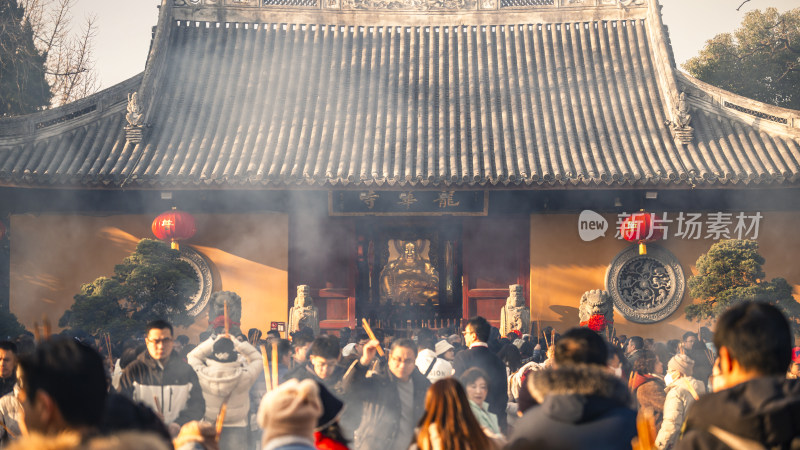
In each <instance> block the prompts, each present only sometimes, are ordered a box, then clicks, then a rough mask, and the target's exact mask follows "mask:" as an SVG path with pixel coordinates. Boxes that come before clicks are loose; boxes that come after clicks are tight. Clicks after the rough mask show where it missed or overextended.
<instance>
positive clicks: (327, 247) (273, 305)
mask: <svg viewBox="0 0 800 450" xmlns="http://www.w3.org/2000/svg"><path fill="white" fill-rule="evenodd" d="M673 32H679V30H673ZM798 176H800V111H793V110H787V109H782V108H778V107H774V106H770V105H766V104H763V103H760V102H757V101H753V100H751V99H747V98H743V97H741V96H738V95H735V94H732V93H730V92H727V91H723V90H720V89H718V88H715V87H713V86H710V85H708V84H705V83H703V82H700V81H698V80H696V79H693V78H692V77H690V76H687V75H686V74H684V73H682V72H680V71H679V70H677V68H676V64H675V61H674V59H673V56H672V51H671V48H670V43H669V34H668V31H667V29H666V28H665V26H664V25H663V23H662V20H661V14H660V6H659V4H658V3H657V1H656V0H163V3H162V5H161V7H160V13H159V20H158V24H157V26H156V28H155V31H154V35H153V40H152V43H151V49H150V53H149V56H148V59H147V63H146V66H145V67H144V71H143V72H142V73H141V74H139V75H137V76H135V77H133V78H131V79H129V80H127V81H124V82H122V83H119V84H118V85H116V86H113V87H110V88H108V89H105V90H103V91H101V92H98V93H97V94H94V95H92V96H90V97H87V98H84V99H82V100H79V101H76V102H73V103H70V104H68V105H65V106H63V107H60V108H55V109H52V110H48V111H43V112H40V113H35V114H31V115H27V116H21V117H14V118H8V119H3V120H0V194H1V195H0V220H2V222H3V223H4V224H5V227H6V229H7V233H6V235H7V237H6V238H5V240H4V242H3V246H2V251H0V300H2V302H0V303H1V304H0V307H4V308H10V310H11V311H12V312H14V313H15V314H17V315H18V317H19V318H20V320H21V321H22V322H23V324H25V325H26V326H31V325H32V324H33V322H34V321H37V320H41V317H42V315H43V314H48V315H49V316H50V317H51V319H53V320H57V318H58V317H60V316H61V314H62V313H63V311H65V310H66V309H67V308H69V306H70V305H71V304H72V301H73V296H74V295H75V294H76V293H78V292H79V289H80V286H81V284H83V283H88V282H90V281H92V280H94V279H95V278H97V277H98V276H101V275H109V274H111V273H112V272H113V268H114V265H115V264H118V263H119V262H120V261H121V260H122V259H123V258H124V257H125V256H127V255H128V254H129V253H130V252H131V251H132V250H133V248H134V246H135V244H136V242H138V240H139V239H141V238H145V237H152V233H151V231H150V225H151V222H152V221H153V218H154V217H155V216H156V215H158V214H159V213H161V212H163V211H166V210H169V209H170V208H171V207H173V206H174V207H177V208H179V209H181V210H183V211H187V212H189V213H191V214H193V215H194V216H195V218H196V220H197V232H196V234H195V236H194V237H193V238H191V239H190V240H188V241H187V242H186V243H184V244H183V245H182V246H181V248H182V249H186V250H185V257H186V258H187V259H188V260H190V261H192V263H193V264H194V265H195V267H196V268H197V272H198V274H199V276H200V277H201V280H202V281H203V283H202V288H201V291H200V292H198V295H197V299H196V303H195V304H194V305H193V309H192V311H193V313H195V314H198V323H201V322H203V320H204V317H203V315H202V314H201V312H202V310H203V307H204V305H205V302H207V301H208V295H210V293H211V292H212V291H217V290H227V291H235V292H237V293H238V294H239V295H240V296H241V297H242V329H244V330H246V329H248V328H250V327H258V328H261V329H262V330H263V329H267V328H270V327H271V326H272V325H273V322H274V325H275V326H280V324H281V323H286V322H287V321H288V317H289V308H290V307H291V306H292V305H293V304H295V302H294V297H295V292H296V291H297V287H298V286H301V285H307V286H309V288H308V289H307V291H303V292H304V294H303V295H306V294H305V292H307V295H309V296H310V298H312V299H313V305H314V306H313V307H314V308H316V310H315V313H314V314H315V315H316V314H318V318H319V322H320V323H319V326H320V328H321V329H336V328H339V327H342V326H351V327H353V326H355V325H356V324H357V323H358V322H360V320H361V319H362V318H367V319H368V320H370V321H373V323H376V324H378V325H380V326H382V327H386V328H407V327H411V326H418V325H420V324H428V325H431V326H448V325H449V326H453V325H457V324H458V322H459V320H461V319H463V318H467V317H471V316H474V315H482V316H485V317H487V318H489V319H490V320H491V321H493V323H494V324H496V325H498V326H499V322H500V318H501V311H502V310H503V308H504V306H505V305H506V304H507V301H506V299H507V298H508V297H509V296H510V294H509V286H511V285H521V286H522V289H521V291H516V292H521V297H520V296H519V294H518V293H517V294H515V296H514V301H513V302H511V301H509V305H510V306H509V307H513V308H516V309H515V310H525V309H524V308H525V307H526V308H527V309H528V310H529V311H530V316H531V317H530V321H528V322H529V323H531V324H537V325H538V326H540V327H544V326H547V325H552V326H555V327H556V328H557V329H559V330H563V329H566V328H568V327H572V326H576V325H577V324H578V322H579V318H578V309H579V303H580V300H581V297H582V296H583V294H584V292H586V291H590V290H597V289H604V290H607V291H608V292H609V295H610V297H611V299H612V300H613V302H614V306H615V312H614V320H615V326H616V329H617V332H618V333H619V334H623V333H624V334H628V335H631V334H638V335H643V336H652V337H656V338H660V339H666V338H675V337H678V336H679V335H680V334H682V333H683V332H684V331H685V330H697V327H698V324H697V323H695V322H690V321H688V320H686V318H685V316H684V308H685V306H686V305H688V304H690V303H691V299H690V298H689V296H688V292H687V291H688V289H687V288H686V280H687V279H688V278H689V277H690V276H691V275H692V273H693V269H694V264H695V262H696V260H697V258H698V257H699V256H700V255H701V254H703V253H705V252H706V251H707V250H708V248H709V247H710V245H711V244H713V243H714V242H716V241H718V240H720V239H725V238H747V239H755V240H757V241H758V243H759V247H760V252H761V254H762V255H763V256H764V257H765V258H766V264H765V266H764V269H765V271H766V274H767V277H769V278H773V277H779V276H780V277H784V278H786V279H787V280H788V281H789V283H790V284H792V285H793V286H795V287H796V286H798V285H800V264H796V263H795V261H794V260H795V255H794V254H793V252H792V249H796V248H800V235H798V236H795V235H794V234H792V233H793V231H792V230H796V229H797V223H798V221H800V195H798V194H800V192H798V187H799V186H800V185H799V184H798ZM640 210H645V211H647V212H649V213H653V214H654V216H653V217H654V218H656V219H658V220H657V224H658V226H659V227H660V228H661V231H662V232H663V233H662V234H663V239H660V240H658V241H657V242H654V243H650V244H648V246H647V247H648V252H647V254H646V255H640V254H639V252H638V251H637V245H636V244H635V243H630V242H627V241H625V240H622V239H620V236H619V233H618V232H616V230H618V229H619V225H620V224H621V222H622V220H624V218H625V217H626V216H627V215H629V214H631V213H635V212H639V211H640ZM523 298H524V306H523V305H522V303H523ZM798 298H800V294H798ZM299 304H302V305H306V304H307V305H309V306H307V307H308V308H311V306H310V305H311V302H308V303H306V300H305V297H304V300H303V302H301V303H299ZM520 323H522V322H520ZM202 325H203V328H204V327H205V324H202Z"/></svg>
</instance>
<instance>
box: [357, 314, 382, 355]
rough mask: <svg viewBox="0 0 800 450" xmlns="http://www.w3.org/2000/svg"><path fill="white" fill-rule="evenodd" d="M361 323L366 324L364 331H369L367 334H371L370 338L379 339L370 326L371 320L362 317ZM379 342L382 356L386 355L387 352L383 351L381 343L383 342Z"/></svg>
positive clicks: (379, 352)
mask: <svg viewBox="0 0 800 450" xmlns="http://www.w3.org/2000/svg"><path fill="white" fill-rule="evenodd" d="M361 323H362V325H364V331H366V332H367V335H368V336H369V338H370V339H372V340H373V341H377V340H378V339H377V338H376V337H375V333H373V332H372V328H370V326H369V322H367V319H366V318H363V319H361ZM378 344H379V345H378V354H379V355H381V356H386V354H384V353H383V348H381V345H383V344H382V343H380V342H379V343H378Z"/></svg>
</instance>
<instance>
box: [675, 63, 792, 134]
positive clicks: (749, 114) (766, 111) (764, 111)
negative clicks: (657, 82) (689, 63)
mask: <svg viewBox="0 0 800 450" xmlns="http://www.w3.org/2000/svg"><path fill="white" fill-rule="evenodd" d="M676 73H677V79H678V89H679V90H680V91H682V92H685V93H686V97H687V100H688V101H689V103H690V104H691V105H692V106H694V107H695V108H698V109H701V110H703V111H706V112H709V113H712V114H716V115H722V116H725V117H727V118H731V119H736V120H737V121H739V122H744V123H745V124H747V125H748V126H751V127H754V128H757V129H759V130H761V131H764V132H768V133H773V134H780V135H783V136H787V137H791V138H800V111H798V110H795V109H788V108H781V107H780V106H775V105H770V104H769V103H764V102H761V101H758V100H753V99H751V98H748V97H744V96H741V95H739V94H734V93H733V92H730V91H726V90H725V89H722V88H719V87H716V86H712V85H710V84H708V83H705V82H703V81H700V80H698V79H697V78H694V77H692V76H691V75H689V74H687V73H684V72H682V71H676Z"/></svg>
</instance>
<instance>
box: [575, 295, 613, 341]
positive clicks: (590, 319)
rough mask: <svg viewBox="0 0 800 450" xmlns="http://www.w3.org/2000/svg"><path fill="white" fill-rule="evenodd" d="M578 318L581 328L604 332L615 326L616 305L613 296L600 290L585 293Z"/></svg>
mask: <svg viewBox="0 0 800 450" xmlns="http://www.w3.org/2000/svg"><path fill="white" fill-rule="evenodd" d="M578 317H579V319H580V326H582V327H588V328H591V329H593V330H594V331H598V332H604V331H605V330H606V328H607V327H609V326H613V325H614V303H613V302H612V301H611V296H610V295H608V292H606V291H603V290H600V289H593V290H591V291H586V292H584V293H583V295H582V296H581V303H580V306H579V307H578Z"/></svg>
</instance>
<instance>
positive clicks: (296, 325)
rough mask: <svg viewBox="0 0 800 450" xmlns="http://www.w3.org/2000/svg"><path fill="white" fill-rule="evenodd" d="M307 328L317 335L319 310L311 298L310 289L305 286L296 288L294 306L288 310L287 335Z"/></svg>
mask: <svg viewBox="0 0 800 450" xmlns="http://www.w3.org/2000/svg"><path fill="white" fill-rule="evenodd" d="M303 327H307V328H311V329H312V330H314V336H317V335H319V310H317V307H316V306H314V300H313V299H312V298H311V288H310V287H309V286H308V285H307V284H301V285H300V286H297V297H295V299H294V306H293V307H292V308H291V309H290V310H289V333H293V332H295V331H297V330H299V329H300V328H303Z"/></svg>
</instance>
